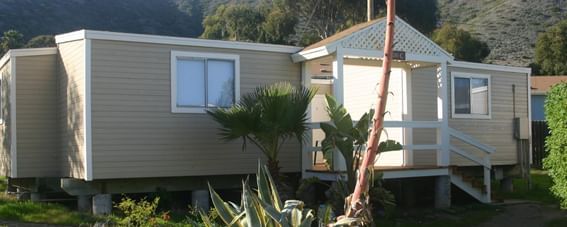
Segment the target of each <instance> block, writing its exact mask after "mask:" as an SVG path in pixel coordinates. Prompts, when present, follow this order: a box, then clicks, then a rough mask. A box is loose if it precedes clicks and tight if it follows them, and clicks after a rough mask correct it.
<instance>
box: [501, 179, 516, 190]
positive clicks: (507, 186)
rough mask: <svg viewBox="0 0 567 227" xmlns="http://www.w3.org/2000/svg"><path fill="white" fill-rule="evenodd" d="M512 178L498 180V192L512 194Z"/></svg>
mask: <svg viewBox="0 0 567 227" xmlns="http://www.w3.org/2000/svg"><path fill="white" fill-rule="evenodd" d="M513 181H514V178H512V177H508V176H507V177H504V178H502V180H500V190H502V191H503V192H513V191H514V183H513Z"/></svg>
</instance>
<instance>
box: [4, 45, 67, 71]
mask: <svg viewBox="0 0 567 227" xmlns="http://www.w3.org/2000/svg"><path fill="white" fill-rule="evenodd" d="M51 54H57V48H56V47H45V48H25V49H12V50H9V51H8V52H7V53H6V54H4V56H2V58H0V67H3V66H4V65H5V64H6V63H7V62H8V61H9V60H10V59H11V58H13V57H25V56H39V55H51Z"/></svg>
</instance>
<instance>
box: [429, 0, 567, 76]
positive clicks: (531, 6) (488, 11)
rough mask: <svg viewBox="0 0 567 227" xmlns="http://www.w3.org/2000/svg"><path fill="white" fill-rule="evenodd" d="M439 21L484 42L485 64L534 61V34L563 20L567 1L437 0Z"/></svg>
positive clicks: (520, 64) (521, 63)
mask: <svg viewBox="0 0 567 227" xmlns="http://www.w3.org/2000/svg"><path fill="white" fill-rule="evenodd" d="M437 2H438V8H439V20H440V22H441V23H444V22H451V23H453V24H456V25H458V26H459V28H462V29H464V30H466V31H469V32H471V33H472V34H473V36H475V37H478V38H480V39H481V40H482V41H485V42H486V43H487V44H488V46H489V48H490V49H491V52H490V55H488V57H487V58H486V59H485V60H484V61H485V62H488V63H495V64H505V65H517V66H527V65H528V64H530V63H532V62H534V45H535V41H536V38H537V35H538V33H540V32H543V31H545V30H546V29H547V28H548V27H550V26H552V25H554V24H556V23H557V22H559V21H560V20H562V19H565V18H567V11H566V10H567V0H437Z"/></svg>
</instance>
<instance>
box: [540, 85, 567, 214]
mask: <svg viewBox="0 0 567 227" xmlns="http://www.w3.org/2000/svg"><path fill="white" fill-rule="evenodd" d="M545 118H546V120H547V125H548V127H549V130H550V135H549V136H548V137H547V138H546V139H545V147H546V149H547V151H548V156H547V158H545V160H544V168H546V169H547V170H549V172H548V174H549V176H550V177H551V178H552V179H553V186H552V187H551V192H553V194H555V195H556V196H557V197H559V199H560V200H561V207H563V208H567V165H566V164H567V83H565V82H564V83H561V84H558V85H555V86H553V88H552V89H551V91H550V92H549V93H548V95H547V98H546V100H545Z"/></svg>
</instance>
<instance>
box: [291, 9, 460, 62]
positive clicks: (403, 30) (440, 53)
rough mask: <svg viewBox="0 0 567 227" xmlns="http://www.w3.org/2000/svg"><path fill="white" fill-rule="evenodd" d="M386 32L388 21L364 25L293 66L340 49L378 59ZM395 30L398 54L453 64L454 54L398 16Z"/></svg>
mask: <svg viewBox="0 0 567 227" xmlns="http://www.w3.org/2000/svg"><path fill="white" fill-rule="evenodd" d="M385 29H386V20H385V18H380V19H376V20H373V21H369V22H365V23H361V24H358V25H355V26H353V27H350V28H348V29H346V30H344V31H342V32H339V33H337V34H335V35H333V36H331V37H329V38H326V39H324V40H321V41H319V42H317V43H315V44H313V45H311V46H308V47H306V48H305V49H303V50H302V51H300V52H299V53H296V54H294V55H292V58H293V61H294V62H302V61H306V60H310V59H315V58H319V57H324V56H327V55H331V54H333V53H335V52H337V50H338V49H346V50H354V51H357V50H359V51H361V52H362V53H370V52H374V54H373V55H377V54H376V53H381V52H382V51H383V49H384V34H385ZM394 29H395V32H394V34H395V35H394V43H395V44H394V50H395V51H403V52H405V53H406V56H408V57H409V58H411V56H419V58H420V59H423V58H432V59H442V60H444V61H453V60H454V58H453V56H452V55H451V54H449V53H448V52H447V51H445V50H444V49H443V48H441V47H440V46H439V45H437V44H436V43H435V42H433V41H432V40H430V39H429V38H427V37H426V36H425V35H423V34H421V33H420V32H419V31H417V30H416V29H415V28H413V27H412V26H411V25H409V24H408V23H406V22H405V21H404V20H402V19H401V18H399V17H397V16H396V24H395V27H394Z"/></svg>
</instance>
